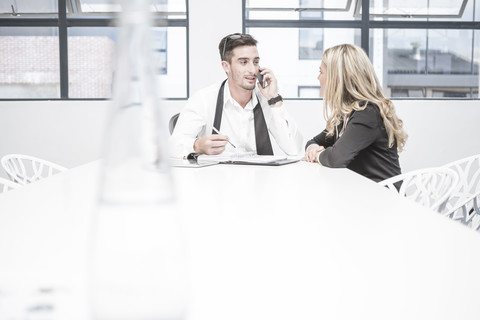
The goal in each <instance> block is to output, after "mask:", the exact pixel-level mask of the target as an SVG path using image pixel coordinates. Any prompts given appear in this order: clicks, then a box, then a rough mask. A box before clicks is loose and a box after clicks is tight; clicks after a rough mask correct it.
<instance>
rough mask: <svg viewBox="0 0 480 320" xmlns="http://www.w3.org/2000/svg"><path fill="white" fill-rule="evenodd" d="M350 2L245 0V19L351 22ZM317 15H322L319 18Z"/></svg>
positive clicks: (331, 0) (352, 7) (341, 0)
mask: <svg viewBox="0 0 480 320" xmlns="http://www.w3.org/2000/svg"><path fill="white" fill-rule="evenodd" d="M352 2H353V1H352V0H277V1H271V0H247V1H246V8H245V13H246V17H247V19H253V20H259V19H272V20H277V19H283V20H299V19H312V18H315V19H319V18H322V17H324V18H325V19H331V20H353V19H355V18H354V17H353V13H354V6H353V5H352ZM319 14H324V16H322V17H320V16H319Z"/></svg>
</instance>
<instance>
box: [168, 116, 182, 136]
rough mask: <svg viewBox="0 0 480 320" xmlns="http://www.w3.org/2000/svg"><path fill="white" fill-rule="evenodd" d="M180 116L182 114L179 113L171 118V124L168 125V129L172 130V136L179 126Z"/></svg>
mask: <svg viewBox="0 0 480 320" xmlns="http://www.w3.org/2000/svg"><path fill="white" fill-rule="evenodd" d="M179 116H180V113H177V114H174V115H173V116H172V117H171V118H170V122H169V123H168V129H169V130H170V134H172V133H173V130H174V129H175V125H176V124H177V120H178V117H179Z"/></svg>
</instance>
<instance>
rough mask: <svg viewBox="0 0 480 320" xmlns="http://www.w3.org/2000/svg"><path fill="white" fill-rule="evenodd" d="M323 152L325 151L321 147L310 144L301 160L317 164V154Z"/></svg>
mask: <svg viewBox="0 0 480 320" xmlns="http://www.w3.org/2000/svg"><path fill="white" fill-rule="evenodd" d="M323 150H325V148H324V147H323V146H319V145H318V144H311V145H309V146H308V148H307V150H305V156H304V157H303V158H302V160H303V161H308V162H318V154H319V153H320V152H322V151H323Z"/></svg>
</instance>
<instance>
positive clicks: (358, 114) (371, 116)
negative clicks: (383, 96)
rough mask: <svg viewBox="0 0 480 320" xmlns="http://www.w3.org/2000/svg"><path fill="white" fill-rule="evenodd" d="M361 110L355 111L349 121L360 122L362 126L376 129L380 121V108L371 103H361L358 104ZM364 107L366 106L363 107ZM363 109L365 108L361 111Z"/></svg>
mask: <svg viewBox="0 0 480 320" xmlns="http://www.w3.org/2000/svg"><path fill="white" fill-rule="evenodd" d="M359 105H360V106H361V107H362V109H361V110H355V111H354V112H353V114H352V116H351V119H350V121H355V122H362V123H363V124H366V125H369V126H372V127H376V126H378V125H379V123H380V122H381V121H382V116H381V114H380V108H379V107H378V105H377V104H375V103H373V102H366V101H362V102H360V104H359ZM365 105H366V106H365ZM363 107H365V108H364V109H363Z"/></svg>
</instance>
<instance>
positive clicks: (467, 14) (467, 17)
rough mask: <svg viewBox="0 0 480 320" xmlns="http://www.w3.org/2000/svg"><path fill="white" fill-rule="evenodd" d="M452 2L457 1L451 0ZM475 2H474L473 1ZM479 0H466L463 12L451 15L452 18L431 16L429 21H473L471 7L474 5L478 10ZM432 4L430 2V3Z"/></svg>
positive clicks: (473, 15)
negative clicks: (458, 15)
mask: <svg viewBox="0 0 480 320" xmlns="http://www.w3.org/2000/svg"><path fill="white" fill-rule="evenodd" d="M453 2H454V3H457V2H458V0H457V1H453ZM475 2H476V3H475ZM479 5H480V1H478V0H468V1H467V3H466V5H465V9H464V11H463V14H461V16H460V17H452V18H431V19H429V21H473V19H474V17H475V14H474V10H473V8H474V7H475V8H476V10H477V11H478V9H479V7H478V6H479ZM430 6H432V4H430Z"/></svg>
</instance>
